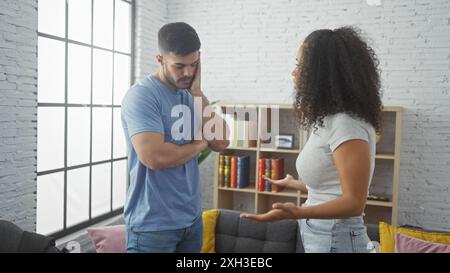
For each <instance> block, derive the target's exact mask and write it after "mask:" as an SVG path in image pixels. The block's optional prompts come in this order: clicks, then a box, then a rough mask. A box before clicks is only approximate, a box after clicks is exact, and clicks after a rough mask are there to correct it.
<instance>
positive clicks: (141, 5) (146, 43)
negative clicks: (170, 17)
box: [134, 0, 167, 80]
mask: <svg viewBox="0 0 450 273" xmlns="http://www.w3.org/2000/svg"><path fill="white" fill-rule="evenodd" d="M135 3H136V15H135V16H136V18H135V19H136V20H135V22H136V28H135V37H136V41H135V47H134V50H135V59H134V60H135V68H136V69H135V73H134V74H135V78H136V79H137V80H138V79H142V78H144V77H146V76H147V75H148V74H149V73H152V72H153V71H156V70H157V69H158V64H157V63H156V50H157V48H158V37H157V31H158V29H159V28H160V27H161V26H162V25H164V24H165V23H166V21H167V3H166V1H165V0H136V2H135Z"/></svg>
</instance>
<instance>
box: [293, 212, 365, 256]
mask: <svg viewBox="0 0 450 273" xmlns="http://www.w3.org/2000/svg"><path fill="white" fill-rule="evenodd" d="M299 224H300V234H301V237H302V241H303V247H304V249H305V252H306V253H369V252H373V250H374V249H373V245H372V244H371V243H370V239H369V237H368V236H367V228H366V226H365V225H364V220H363V217H362V216H361V217H352V218H348V219H301V220H299Z"/></svg>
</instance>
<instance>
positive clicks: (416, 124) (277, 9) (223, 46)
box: [141, 0, 450, 230]
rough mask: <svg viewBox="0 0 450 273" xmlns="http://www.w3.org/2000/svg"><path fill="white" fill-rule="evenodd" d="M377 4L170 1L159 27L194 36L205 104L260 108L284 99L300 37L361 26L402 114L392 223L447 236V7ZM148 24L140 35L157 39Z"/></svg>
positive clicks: (443, 1)
mask: <svg viewBox="0 0 450 273" xmlns="http://www.w3.org/2000/svg"><path fill="white" fill-rule="evenodd" d="M371 2H376V1H371ZM159 3H161V2H160V1H158V4H159ZM381 3H382V5H381V6H369V5H368V4H367V2H366V1H362V0H361V1H358V0H346V1H335V0H331V1H330V0H302V1H294V0H277V1H273V0H272V1H269V0H245V1H238V0H217V1H201V0H191V1H185V0H169V1H167V18H166V20H165V21H166V22H174V21H185V22H187V23H189V24H191V25H192V26H194V27H195V28H196V29H197V31H198V33H199V35H200V38H201V40H202V71H203V75H204V76H203V77H202V81H203V87H204V90H205V93H206V94H207V95H208V96H209V98H210V99H211V100H216V99H221V100H231V101H246V102H268V103H290V102H291V101H292V83H291V76H290V72H291V70H292V69H293V67H294V63H295V51H296V49H297V47H298V46H299V45H300V44H301V42H302V41H303V39H304V38H305V37H306V35H307V34H309V33H310V32H311V31H313V30H316V29H319V28H335V27H339V26H343V25H356V26H359V27H360V28H361V29H363V30H364V31H365V32H366V36H367V37H369V38H370V43H371V44H372V45H373V47H374V48H375V51H376V52H377V53H378V57H379V59H380V61H381V69H382V79H383V91H384V97H383V101H384V104H385V105H401V106H403V107H404V108H405V112H404V122H403V136H402V146H401V172H400V203H399V224H410V225H418V226H422V227H427V228H435V229H446V230H450V191H449V188H450V171H448V169H449V167H450V126H449V124H450V94H449V93H450V87H449V86H450V84H449V79H450V35H448V34H449V33H450V16H449V14H450V2H449V1H448V0H421V1H406V0H402V1H393V0H390V1H386V0H381ZM150 4H151V3H149V6H146V8H149V9H150V10H152V7H151V6H150ZM158 10H159V6H157V8H156V11H158ZM148 16H150V17H152V16H153V15H151V14H149V15H148ZM160 22H162V21H160ZM154 27H155V25H151V26H149V28H148V32H147V35H151V36H152V37H156V32H157V30H158V28H154ZM151 48H152V45H149V49H151ZM153 48H154V47H153ZM154 50H156V49H155V48H154ZM153 55H154V54H153ZM153 55H151V56H150V57H151V58H154V57H153ZM152 68H153V67H152ZM149 72H150V71H149ZM144 74H145V73H141V75H144ZM211 167H212V161H211V160H210V161H209V162H206V164H205V165H204V166H202V171H203V170H204V169H205V170H206V172H205V173H203V174H202V183H203V184H204V185H210V184H211V183H207V182H208V181H211V182H212V172H211V171H210V169H211ZM204 195H205V197H204V205H205V206H210V205H212V203H211V200H212V199H211V198H212V186H206V188H205V186H204Z"/></svg>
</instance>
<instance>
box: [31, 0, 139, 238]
mask: <svg viewBox="0 0 450 273" xmlns="http://www.w3.org/2000/svg"><path fill="white" fill-rule="evenodd" d="M133 10H134V1H125V0H66V1H62V0H39V1H38V17H39V19H38V23H39V25H38V75H39V76H38V124H37V127H38V128H37V129H38V147H37V169H38V170H37V171H38V173H37V175H38V177H37V223H36V226H37V232H39V233H42V234H47V235H52V236H54V237H56V238H58V237H61V236H64V235H66V234H68V233H71V232H73V231H76V230H78V229H81V228H83V227H86V226H88V225H91V224H93V223H95V222H98V221H100V220H103V219H105V218H107V217H111V216H113V215H117V214H119V213H121V212H122V211H123V205H124V202H125V193H126V187H127V181H128V174H127V157H126V147H125V145H126V144H125V139H124V136H123V131H122V125H121V121H120V107H121V101H122V98H123V96H124V95H125V92H126V91H127V89H128V88H129V86H130V85H131V79H132V78H131V77H132V76H131V75H132V67H133V63H132V61H133V52H132V48H133V46H132V41H133V37H132V30H133V26H132V22H133V13H134V12H133Z"/></svg>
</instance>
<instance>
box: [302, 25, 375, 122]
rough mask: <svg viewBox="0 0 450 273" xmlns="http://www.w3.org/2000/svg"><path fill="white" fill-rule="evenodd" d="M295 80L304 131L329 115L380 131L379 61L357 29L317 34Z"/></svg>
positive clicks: (308, 43) (307, 45)
mask: <svg viewBox="0 0 450 273" xmlns="http://www.w3.org/2000/svg"><path fill="white" fill-rule="evenodd" d="M301 50H302V52H301V55H302V56H301V60H298V62H299V63H298V64H297V69H298V73H297V74H296V75H295V76H296V78H295V89H296V92H295V102H294V107H295V110H296V112H297V114H298V118H299V122H300V124H301V125H303V126H306V127H309V128H311V127H314V128H316V129H317V128H318V126H323V119H324V117H325V116H327V115H332V114H336V113H340V112H345V113H349V114H353V115H356V116H357V117H359V118H361V119H363V120H365V121H366V122H368V123H370V124H371V125H372V126H373V127H374V128H375V130H379V129H380V127H381V114H382V112H381V111H382V102H381V98H380V96H381V93H380V76H379V70H378V65H379V62H378V59H377V57H376V55H375V52H374V51H373V49H372V48H371V47H370V46H369V45H368V44H367V43H366V42H365V41H364V40H363V39H362V38H361V36H360V31H359V30H358V29H355V28H353V27H342V28H338V29H335V30H328V29H324V30H316V31H314V32H312V33H311V34H310V35H308V37H306V39H305V41H304V43H303V46H302V49H301Z"/></svg>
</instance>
